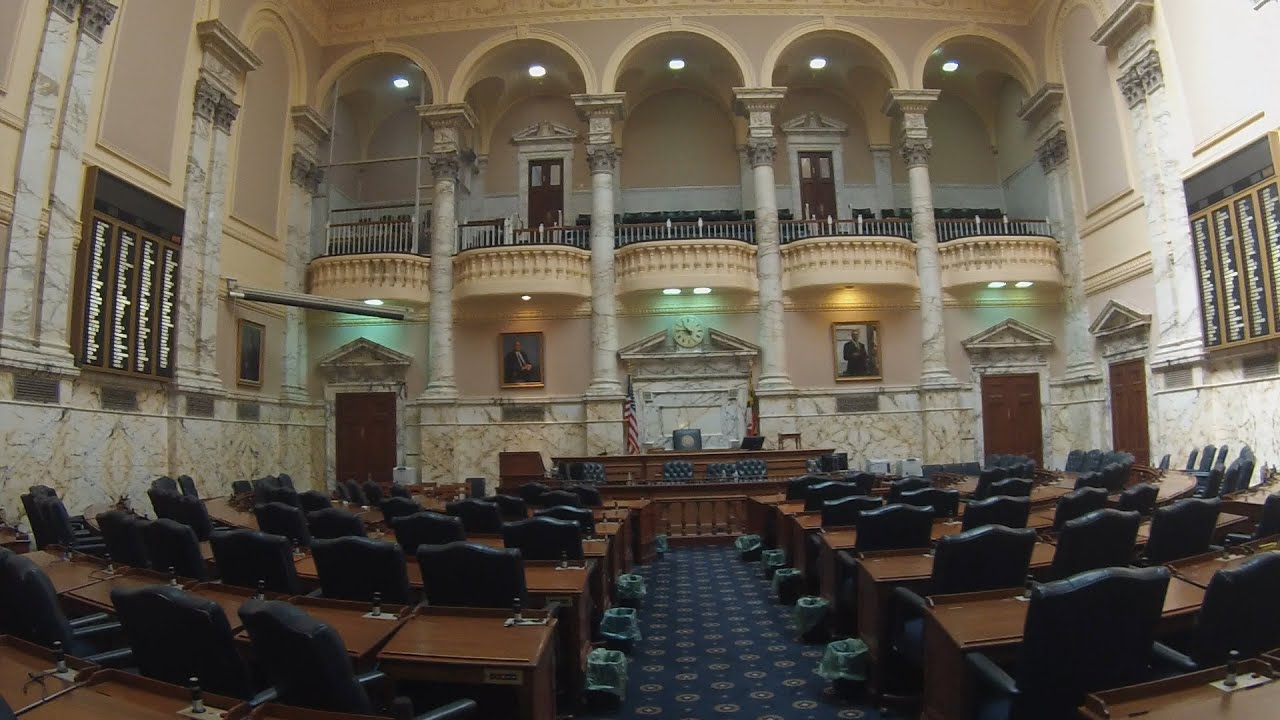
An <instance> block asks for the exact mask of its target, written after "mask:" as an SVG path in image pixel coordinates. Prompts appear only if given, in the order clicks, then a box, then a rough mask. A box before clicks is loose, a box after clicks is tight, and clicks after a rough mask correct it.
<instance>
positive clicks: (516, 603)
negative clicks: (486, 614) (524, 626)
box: [511, 597, 524, 624]
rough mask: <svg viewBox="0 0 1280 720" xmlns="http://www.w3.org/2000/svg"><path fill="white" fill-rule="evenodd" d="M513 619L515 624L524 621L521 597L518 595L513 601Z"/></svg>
mask: <svg viewBox="0 0 1280 720" xmlns="http://www.w3.org/2000/svg"><path fill="white" fill-rule="evenodd" d="M511 621H512V622H513V623H515V624H519V623H522V622H524V616H523V615H521V614H520V598H519V597H516V598H515V599H513V600H512V601H511Z"/></svg>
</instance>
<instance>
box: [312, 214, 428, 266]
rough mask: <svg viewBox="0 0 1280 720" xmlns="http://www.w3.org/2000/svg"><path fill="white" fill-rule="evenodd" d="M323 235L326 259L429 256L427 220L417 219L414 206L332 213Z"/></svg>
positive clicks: (424, 218)
mask: <svg viewBox="0 0 1280 720" xmlns="http://www.w3.org/2000/svg"><path fill="white" fill-rule="evenodd" d="M325 233H326V237H325V253H324V254H325V255H362V254H367V253H411V254H414V255H428V254H430V253H429V251H430V248H431V220H430V217H429V215H423V216H421V217H420V218H419V217H418V216H417V215H416V213H415V208H414V206H413V205H381V206H370V207H361V208H346V209H342V210H334V211H333V212H332V213H330V215H329V224H328V226H327V227H326V229H325Z"/></svg>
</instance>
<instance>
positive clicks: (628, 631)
mask: <svg viewBox="0 0 1280 720" xmlns="http://www.w3.org/2000/svg"><path fill="white" fill-rule="evenodd" d="M600 637H602V638H604V642H605V647H607V648H609V649H610V650H620V651H622V652H624V653H630V652H631V651H632V650H634V649H635V647H636V643H637V642H639V641H640V623H639V622H638V621H637V620H636V611H635V608H628V607H615V608H609V609H608V610H605V611H604V618H603V619H602V620H601V621H600Z"/></svg>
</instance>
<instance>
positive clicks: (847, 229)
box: [778, 218, 917, 292]
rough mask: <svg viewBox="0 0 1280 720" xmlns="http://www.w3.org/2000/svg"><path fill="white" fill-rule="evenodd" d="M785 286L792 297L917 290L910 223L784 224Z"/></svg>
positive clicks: (781, 236)
mask: <svg viewBox="0 0 1280 720" xmlns="http://www.w3.org/2000/svg"><path fill="white" fill-rule="evenodd" d="M778 233H779V241H780V242H781V243H782V270H783V275H782V287H783V289H784V290H786V291H788V292H802V291H811V290H824V289H829V288H835V287H844V286H848V285H888V286H900V287H915V286H916V283H917V280H916V250H915V243H913V242H911V223H910V222H909V221H906V220H893V219H888V220H878V219H874V218H869V219H863V218H857V219H854V220H835V219H827V220H784V221H782V222H780V223H778Z"/></svg>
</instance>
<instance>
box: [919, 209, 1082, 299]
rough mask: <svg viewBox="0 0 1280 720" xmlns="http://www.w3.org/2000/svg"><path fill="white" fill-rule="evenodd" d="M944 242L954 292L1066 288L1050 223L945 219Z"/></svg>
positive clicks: (944, 264) (941, 251) (942, 261)
mask: <svg viewBox="0 0 1280 720" xmlns="http://www.w3.org/2000/svg"><path fill="white" fill-rule="evenodd" d="M938 243H939V244H938V262H939V265H940V267H941V270H942V286H943V287H944V288H946V289H948V290H959V289H965V288H976V287H983V286H987V285H990V284H991V283H1007V284H1008V285H1009V286H1014V285H1015V284H1018V283H1032V284H1034V285H1038V286H1045V285H1049V286H1061V285H1062V267H1061V265H1060V263H1059V255H1058V241H1057V240H1056V239H1055V238H1054V237H1053V236H1052V231H1051V228H1050V225H1049V223H1048V222H1045V221H1033V220H1005V219H999V220H982V221H979V222H975V221H973V220H939V221H938ZM1024 287H1025V286H1024Z"/></svg>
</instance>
